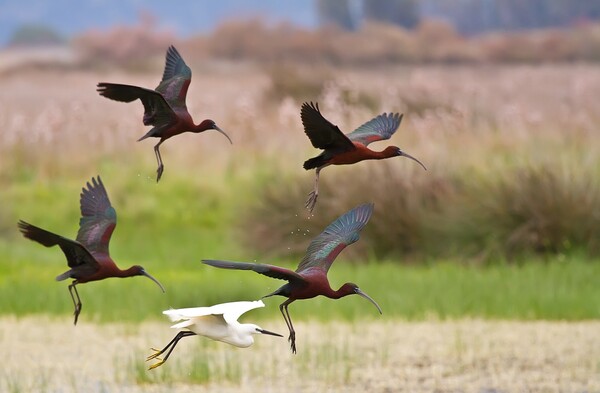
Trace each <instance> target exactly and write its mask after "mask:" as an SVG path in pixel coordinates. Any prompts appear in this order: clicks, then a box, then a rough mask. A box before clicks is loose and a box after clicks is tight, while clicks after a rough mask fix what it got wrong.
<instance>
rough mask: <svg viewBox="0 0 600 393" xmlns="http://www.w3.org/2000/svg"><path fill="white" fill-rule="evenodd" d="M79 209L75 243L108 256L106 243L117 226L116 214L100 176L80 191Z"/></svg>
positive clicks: (92, 251)
mask: <svg viewBox="0 0 600 393" xmlns="http://www.w3.org/2000/svg"><path fill="white" fill-rule="evenodd" d="M80 207H81V218H80V219H79V232H78V233H77V241H78V242H80V243H81V244H83V245H84V246H85V247H86V248H87V249H88V250H89V251H90V252H91V253H98V254H105V255H109V252H108V243H109V242H110V237H111V235H112V233H113V231H114V230H115V226H116V225H117V212H116V211H115V209H114V208H113V207H112V206H111V204H110V200H109V199H108V194H107V193H106V189H105V188H104V184H102V180H101V179H100V176H98V180H96V178H92V183H91V184H90V182H87V188H85V187H84V188H82V189H81V197H80Z"/></svg>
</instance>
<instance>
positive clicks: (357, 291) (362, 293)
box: [354, 288, 383, 314]
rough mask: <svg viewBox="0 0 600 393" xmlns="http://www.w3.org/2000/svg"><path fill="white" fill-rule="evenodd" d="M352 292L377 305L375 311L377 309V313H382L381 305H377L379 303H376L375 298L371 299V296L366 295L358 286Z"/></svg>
mask: <svg viewBox="0 0 600 393" xmlns="http://www.w3.org/2000/svg"><path fill="white" fill-rule="evenodd" d="M354 293H356V294H357V295H360V296H362V297H364V298H365V299H367V300H368V301H370V302H371V303H373V305H374V306H375V307H377V311H379V314H383V311H381V307H379V304H377V302H376V301H375V300H373V299H372V298H371V296H369V295H367V294H366V293H364V292H363V291H361V290H360V289H358V288H356V289H355V290H354Z"/></svg>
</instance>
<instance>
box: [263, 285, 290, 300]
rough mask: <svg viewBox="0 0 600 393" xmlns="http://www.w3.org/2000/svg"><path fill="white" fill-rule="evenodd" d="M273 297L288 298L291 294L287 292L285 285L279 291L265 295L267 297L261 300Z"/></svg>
mask: <svg viewBox="0 0 600 393" xmlns="http://www.w3.org/2000/svg"><path fill="white" fill-rule="evenodd" d="M271 296H285V297H288V296H289V293H288V292H287V291H286V290H285V285H284V286H282V287H281V288H279V289H277V290H276V291H275V292H272V293H269V294H268V295H265V296H263V297H261V299H264V298H266V297H271Z"/></svg>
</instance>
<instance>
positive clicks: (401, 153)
mask: <svg viewBox="0 0 600 393" xmlns="http://www.w3.org/2000/svg"><path fill="white" fill-rule="evenodd" d="M400 157H406V158H410V159H411V160H413V161H416V162H418V163H419V165H421V166H422V167H423V169H425V170H427V168H425V165H423V163H422V162H421V161H419V160H417V159H416V158H415V157H413V156H411V155H410V154H406V153H405V152H403V151H401V152H400Z"/></svg>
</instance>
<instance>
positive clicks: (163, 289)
mask: <svg viewBox="0 0 600 393" xmlns="http://www.w3.org/2000/svg"><path fill="white" fill-rule="evenodd" d="M142 275H144V276H146V277H148V278H149V279H151V280H152V281H154V282H155V283H156V285H158V286H159V287H160V290H161V291H163V293H165V288H163V286H162V284H161V283H159V282H158V280H157V279H156V278H154V277H152V276H151V275H150V273H148V272H147V271H145V270H142Z"/></svg>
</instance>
